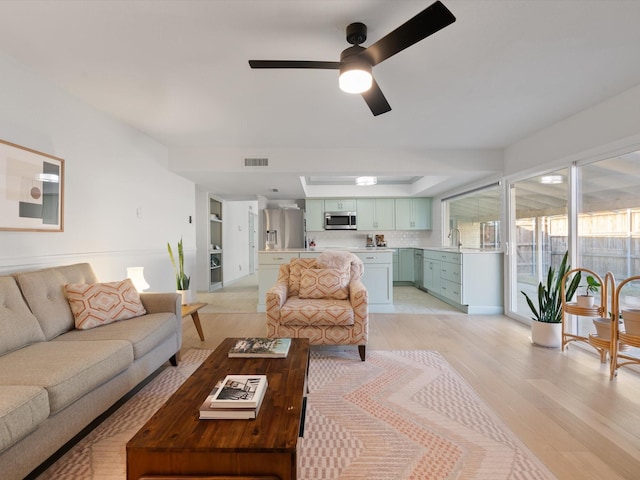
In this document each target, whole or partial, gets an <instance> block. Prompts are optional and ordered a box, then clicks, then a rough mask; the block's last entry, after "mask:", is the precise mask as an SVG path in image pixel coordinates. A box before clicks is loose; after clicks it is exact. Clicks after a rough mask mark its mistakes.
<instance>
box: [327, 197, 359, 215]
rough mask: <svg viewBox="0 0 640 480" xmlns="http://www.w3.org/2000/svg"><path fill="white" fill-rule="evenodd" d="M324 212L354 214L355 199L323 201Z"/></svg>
mask: <svg viewBox="0 0 640 480" xmlns="http://www.w3.org/2000/svg"><path fill="white" fill-rule="evenodd" d="M324 211H325V212H355V211H356V199H355V198H330V199H325V201H324Z"/></svg>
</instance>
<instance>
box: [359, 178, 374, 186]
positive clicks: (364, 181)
mask: <svg viewBox="0 0 640 480" xmlns="http://www.w3.org/2000/svg"><path fill="white" fill-rule="evenodd" d="M376 183H378V177H356V185H359V186H361V187H366V186H369V185H375V184H376Z"/></svg>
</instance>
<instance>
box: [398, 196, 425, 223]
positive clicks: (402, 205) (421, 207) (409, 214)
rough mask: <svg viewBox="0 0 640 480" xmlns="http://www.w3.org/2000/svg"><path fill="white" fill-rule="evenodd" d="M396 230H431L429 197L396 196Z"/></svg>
mask: <svg viewBox="0 0 640 480" xmlns="http://www.w3.org/2000/svg"><path fill="white" fill-rule="evenodd" d="M395 212H396V230H431V199H430V198H396V201H395Z"/></svg>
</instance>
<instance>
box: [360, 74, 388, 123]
mask: <svg viewBox="0 0 640 480" xmlns="http://www.w3.org/2000/svg"><path fill="white" fill-rule="evenodd" d="M362 98H364V101H365V102H367V105H369V108H370V109H371V113H373V116H374V117H377V116H378V115H380V114H382V113H387V112H389V111H390V110H391V105H389V102H387V99H386V98H385V96H384V94H383V93H382V90H380V86H379V85H378V82H376V80H375V79H373V83H372V84H371V88H370V89H369V90H367V91H366V92H362Z"/></svg>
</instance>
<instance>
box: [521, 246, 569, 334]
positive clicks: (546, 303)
mask: <svg viewBox="0 0 640 480" xmlns="http://www.w3.org/2000/svg"><path fill="white" fill-rule="evenodd" d="M568 257H569V252H568V251H567V252H565V254H564V257H562V262H561V263H560V266H559V267H558V269H557V270H556V269H554V268H553V267H551V266H550V267H549V271H548V272H547V278H546V281H545V283H543V282H540V283H539V284H538V304H537V306H536V305H535V304H534V303H533V300H531V298H529V296H528V295H527V294H526V293H525V292H521V293H522V294H523V295H524V296H525V298H526V299H527V304H528V305H529V308H530V309H531V312H532V313H533V316H532V317H531V320H532V322H531V341H532V342H533V343H535V344H536V345H540V346H543V347H559V346H561V345H562V279H563V278H564V276H565V275H566V273H567V272H568V271H569V270H571V266H570V265H568V264H567V261H568ZM580 279H581V274H580V272H577V273H576V274H575V275H574V276H573V278H572V279H571V281H570V282H569V281H568V279H567V281H566V283H565V297H566V301H567V302H569V301H570V300H571V299H572V298H573V295H574V294H575V293H576V290H577V289H578V285H579V284H580ZM567 283H568V285H567Z"/></svg>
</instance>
